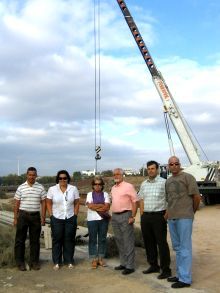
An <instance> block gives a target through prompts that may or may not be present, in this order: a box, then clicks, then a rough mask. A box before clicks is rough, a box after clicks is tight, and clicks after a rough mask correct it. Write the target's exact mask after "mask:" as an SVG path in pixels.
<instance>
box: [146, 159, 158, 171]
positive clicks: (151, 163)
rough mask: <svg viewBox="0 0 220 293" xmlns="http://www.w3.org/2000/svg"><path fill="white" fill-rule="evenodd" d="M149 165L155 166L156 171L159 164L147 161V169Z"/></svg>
mask: <svg viewBox="0 0 220 293" xmlns="http://www.w3.org/2000/svg"><path fill="white" fill-rule="evenodd" d="M151 165H155V166H156V169H158V168H159V164H158V163H157V162H156V161H148V162H147V167H149V166H151Z"/></svg>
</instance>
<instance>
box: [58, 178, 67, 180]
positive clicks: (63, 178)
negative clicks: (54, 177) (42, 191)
mask: <svg viewBox="0 0 220 293" xmlns="http://www.w3.org/2000/svg"><path fill="white" fill-rule="evenodd" d="M58 179H59V180H67V177H59V178H58Z"/></svg>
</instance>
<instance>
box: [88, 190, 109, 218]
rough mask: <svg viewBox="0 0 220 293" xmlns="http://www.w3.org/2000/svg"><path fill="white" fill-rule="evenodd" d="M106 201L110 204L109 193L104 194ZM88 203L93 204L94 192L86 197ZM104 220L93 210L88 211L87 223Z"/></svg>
mask: <svg viewBox="0 0 220 293" xmlns="http://www.w3.org/2000/svg"><path fill="white" fill-rule="evenodd" d="M104 201H105V203H110V198H109V195H108V193H107V192H104ZM86 203H93V198H92V192H89V193H88V194H87V197H86ZM95 220H102V217H101V216H100V215H99V214H98V213H97V212H96V211H93V210H90V209H89V208H88V211H87V221H95Z"/></svg>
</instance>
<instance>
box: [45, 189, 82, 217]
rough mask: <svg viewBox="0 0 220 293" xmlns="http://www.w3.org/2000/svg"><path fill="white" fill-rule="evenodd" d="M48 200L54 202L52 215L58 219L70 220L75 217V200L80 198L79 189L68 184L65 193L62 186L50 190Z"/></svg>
mask: <svg viewBox="0 0 220 293" xmlns="http://www.w3.org/2000/svg"><path fill="white" fill-rule="evenodd" d="M47 198H49V199H51V200H52V213H53V216H54V217H55V218H57V219H69V218H71V217H72V216H73V215H74V200H75V199H78V198H79V191H78V189H77V188H76V187H75V186H73V185H70V184H68V185H67V189H66V191H65V192H64V193H63V192H62V190H61V189H60V185H59V184H56V185H55V186H52V187H50V188H49V190H48V193H47Z"/></svg>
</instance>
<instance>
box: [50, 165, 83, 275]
mask: <svg viewBox="0 0 220 293" xmlns="http://www.w3.org/2000/svg"><path fill="white" fill-rule="evenodd" d="M56 183H57V184H56V185H55V186H52V187H50V188H49V190H48V193H47V209H48V212H49V215H50V221H51V231H52V258H53V263H54V267H53V269H54V270H59V268H60V265H61V264H62V263H64V264H65V265H67V266H68V268H69V269H72V268H73V264H74V259H73V256H74V250H75V236H76V228H77V215H78V212H79V192H78V190H77V188H76V187H75V186H73V185H70V184H69V183H70V175H69V173H68V172H67V171H66V170H60V171H59V172H57V176H56Z"/></svg>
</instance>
